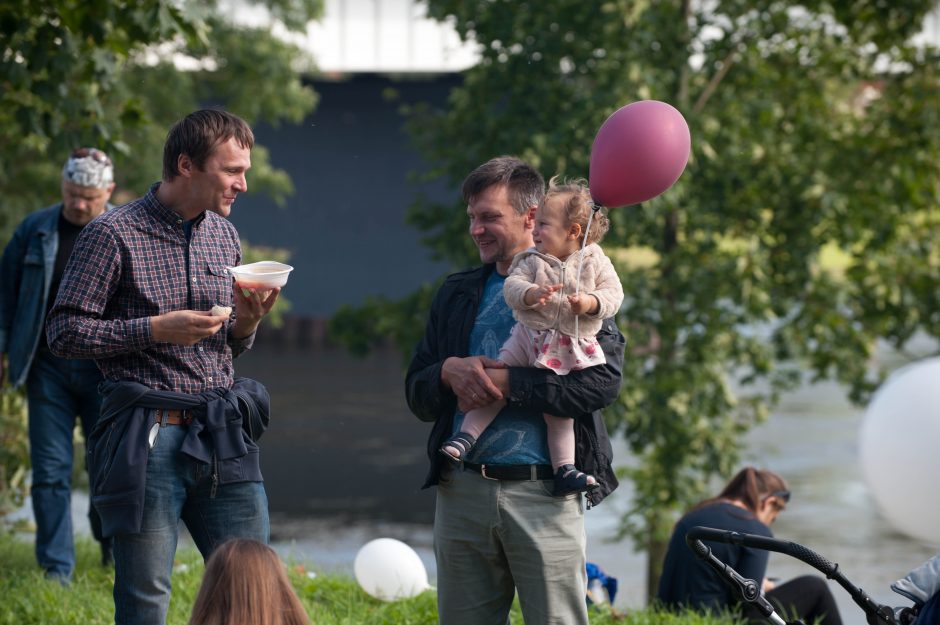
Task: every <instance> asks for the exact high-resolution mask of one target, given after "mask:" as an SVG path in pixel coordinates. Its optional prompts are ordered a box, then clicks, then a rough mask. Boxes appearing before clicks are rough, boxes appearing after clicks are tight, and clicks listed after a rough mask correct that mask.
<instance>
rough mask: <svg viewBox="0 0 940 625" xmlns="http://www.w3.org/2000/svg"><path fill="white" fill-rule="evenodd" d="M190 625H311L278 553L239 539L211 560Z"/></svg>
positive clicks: (218, 552) (224, 546)
mask: <svg viewBox="0 0 940 625" xmlns="http://www.w3.org/2000/svg"><path fill="white" fill-rule="evenodd" d="M189 625H310V617H309V616H307V612H306V611H305V610H304V607H303V605H302V604H301V603H300V599H298V598H297V594H296V593H295V592H294V588H293V587H292V586H291V585H290V580H288V579H287V571H286V570H285V567H284V563H283V562H281V559H280V558H279V557H278V555H277V554H276V553H275V552H274V550H273V549H271V548H270V547H268V546H267V545H265V544H264V543H262V542H259V541H257V540H251V539H248V538H234V539H231V540H228V541H226V542H224V543H222V544H221V545H219V546H218V547H217V548H216V550H215V551H213V552H212V555H211V556H209V561H208V562H207V563H206V572H205V574H204V575H203V577H202V585H201V586H200V587H199V594H198V595H197V596H196V603H195V605H194V606H193V613H192V616H191V617H190V619H189Z"/></svg>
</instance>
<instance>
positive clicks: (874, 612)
mask: <svg viewBox="0 0 940 625" xmlns="http://www.w3.org/2000/svg"><path fill="white" fill-rule="evenodd" d="M703 540H707V541H712V542H722V543H729V544H733V545H743V546H745V547H754V548H756V549H763V550H765V551H776V552H778V553H784V554H786V555H789V556H792V557H794V558H796V559H797V560H801V561H802V562H805V563H806V564H809V565H810V566H812V567H813V568H815V569H817V570H819V571H821V572H822V573H824V574H825V575H826V577H827V578H828V579H832V580H835V581H836V582H837V583H838V584H839V585H840V586H842V588H844V589H845V590H846V592H848V593H849V595H851V596H852V599H853V600H854V601H855V603H856V604H858V606H859V607H860V608H862V610H864V612H865V614H866V615H868V622H869V623H873V624H875V623H877V624H879V625H880V624H885V625H898V624H899V621H898V619H897V618H896V616H895V611H894V609H893V608H892V607H891V606H887V605H882V604H880V603H878V602H876V601H874V600H873V599H872V598H871V597H869V596H868V594H867V593H866V592H865V591H864V590H862V589H861V588H859V587H857V586H855V585H854V584H852V583H851V582H850V581H849V580H848V579H846V577H845V575H843V574H842V572H841V571H839V565H838V564H834V563H832V562H830V561H829V560H827V559H826V558H824V557H823V556H821V555H819V554H818V553H816V552H815V551H813V550H812V549H809V548H808V547H804V546H803V545H800V544H798V543H794V542H791V541H788V540H778V539H776V538H769V537H767V536H758V535H756V534H745V533H744V532H734V531H731V530H720V529H716V528H713V527H702V526H700V525H699V526H696V527H693V528H691V529H690V530H689V531H688V532H686V535H685V542H686V544H687V545H689V547H690V548H691V549H692V551H693V552H694V553H695V554H696V555H697V556H698V557H700V558H709V557H710V558H712V559H714V560H716V561H717V560H718V558H716V557H715V556H714V555H713V554H712V553H711V549H709V548H708V547H706V546H705V545H704V544H703V543H702V541H703ZM702 550H704V552H703V551H702ZM706 552H707V553H706ZM719 563H720V564H721V566H723V567H724V568H726V569H731V567H730V566H728V565H726V564H724V563H721V562H720V561H719ZM709 564H711V565H712V568H715V565H714V564H712V563H711V562H709ZM732 570H733V569H732ZM719 572H720V571H719ZM735 575H737V573H735ZM738 577H740V576H738ZM726 580H728V576H727V575H726ZM728 583H730V584H731V585H732V586H733V587H737V586H738V585H737V584H736V583H733V582H731V581H729V582H728ZM742 596H743V595H742ZM744 599H745V600H746V601H752V600H751V599H748V598H747V597H746V596H744ZM758 607H760V606H758Z"/></svg>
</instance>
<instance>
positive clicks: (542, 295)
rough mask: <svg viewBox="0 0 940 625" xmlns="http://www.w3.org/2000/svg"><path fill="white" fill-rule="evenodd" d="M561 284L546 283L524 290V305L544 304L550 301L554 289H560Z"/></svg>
mask: <svg viewBox="0 0 940 625" xmlns="http://www.w3.org/2000/svg"><path fill="white" fill-rule="evenodd" d="M562 286H563V285H561V284H547V285H544V286H534V287H532V288H531V289H529V290H528V291H526V292H525V297H524V298H523V299H524V300H525V304H526V306H536V305H537V306H544V305H545V304H547V303H549V302H550V301H552V295H553V294H554V293H555V291H558V290H560V289H561V287H562Z"/></svg>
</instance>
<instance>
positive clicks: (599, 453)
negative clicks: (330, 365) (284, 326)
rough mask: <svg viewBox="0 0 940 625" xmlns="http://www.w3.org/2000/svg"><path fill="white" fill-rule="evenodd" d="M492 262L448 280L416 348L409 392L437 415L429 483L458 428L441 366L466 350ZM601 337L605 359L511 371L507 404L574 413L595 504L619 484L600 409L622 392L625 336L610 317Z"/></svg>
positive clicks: (578, 452) (414, 406) (423, 412)
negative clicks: (564, 371) (559, 368)
mask: <svg viewBox="0 0 940 625" xmlns="http://www.w3.org/2000/svg"><path fill="white" fill-rule="evenodd" d="M494 268H495V265H492V264H491V265H484V266H483V267H478V268H476V269H471V270H467V271H463V272H461V273H456V274H453V275H451V276H449V277H448V278H447V280H445V282H444V284H443V285H442V286H441V288H440V290H438V292H437V295H436V296H435V298H434V302H433V303H432V304H431V312H430V315H429V316H428V322H427V328H426V330H425V335H424V338H423V339H422V340H421V342H420V343H418V346H417V347H416V348H415V353H414V356H413V357H412V360H411V365H410V366H409V367H408V375H407V377H406V380H405V392H406V395H407V400H408V406H409V407H410V408H411V411H412V412H413V413H414V414H415V416H417V417H418V418H419V419H421V420H422V421H433V422H434V425H433V427H432V428H431V435H430V437H429V439H428V448H427V453H428V458H429V459H430V462H431V466H430V470H429V472H428V475H427V479H426V480H425V483H424V488H427V487H429V486H433V485H435V484H437V483H438V478H439V475H440V469H441V463H442V461H443V460H444V458H443V456H442V455H441V453H440V452H439V451H438V450H439V449H440V447H441V444H442V443H443V442H444V440H446V439H447V437H449V436H450V435H451V434H452V433H453V427H454V425H453V424H454V412H455V411H456V409H457V396H456V395H454V393H452V392H451V391H450V390H448V389H445V388H443V387H442V386H441V366H442V365H443V363H444V361H445V360H446V359H447V358H450V357H451V356H457V357H460V358H464V357H466V356H469V354H468V349H469V340H470V331H471V330H472V329H473V324H474V322H475V321H476V315H477V308H478V307H479V304H480V298H481V297H482V294H483V287H484V286H485V284H486V281H487V279H488V278H489V276H490V274H491V273H492V272H493V270H494ZM597 340H598V342H599V343H600V345H601V347H602V348H603V350H604V355H605V356H606V358H607V363H606V364H604V365H599V366H596V367H589V368H587V369H583V370H581V371H572V372H571V373H569V374H568V375H557V374H556V373H554V372H553V371H548V370H546V369H538V368H535V367H511V368H510V369H509V387H510V391H509V397H507V398H506V399H507V402H508V403H509V404H510V405H515V406H520V407H523V408H527V409H531V410H532V411H533V412H537V413H539V414H543V413H546V412H547V413H549V414H555V415H564V416H568V417H572V418H573V419H574V422H575V445H576V448H575V462H576V464H577V466H578V468H579V469H581V470H582V471H584V472H586V473H590V474H592V475H594V476H595V477H596V478H597V480H598V482H599V484H600V486H599V487H598V488H596V489H595V490H594V491H592V492H591V493H590V494H589V495H588V501H589V505H596V504H598V503H600V502H601V500H602V499H603V498H604V497H606V496H607V495H608V494H610V493H611V492H612V491H613V490H614V489H615V488H617V478H616V477H615V476H614V472H613V469H612V468H611V461H612V455H613V452H612V450H611V447H610V439H609V438H608V435H607V428H606V427H605V425H604V420H603V418H602V416H601V412H600V409H601V408H603V407H605V406H608V405H610V404H611V403H613V401H614V400H615V399H616V398H617V395H618V394H619V393H620V382H621V371H622V368H623V352H624V345H625V341H624V338H623V335H622V334H621V333H620V331H619V330H618V329H617V325H616V324H615V323H614V321H613V319H605V320H604V324H603V326H602V327H601V330H600V332H598V334H597Z"/></svg>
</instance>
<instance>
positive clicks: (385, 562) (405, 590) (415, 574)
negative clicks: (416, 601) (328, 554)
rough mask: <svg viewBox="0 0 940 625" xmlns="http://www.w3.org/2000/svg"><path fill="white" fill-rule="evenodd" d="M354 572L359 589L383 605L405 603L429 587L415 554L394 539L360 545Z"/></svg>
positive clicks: (423, 570) (421, 565)
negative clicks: (385, 603) (386, 602)
mask: <svg viewBox="0 0 940 625" xmlns="http://www.w3.org/2000/svg"><path fill="white" fill-rule="evenodd" d="M353 571H354V572H355V574H356V581H357V582H359V585H360V586H362V589H363V590H364V591H366V592H367V593H369V594H370V595H372V596H373V597H375V598H376V599H381V600H382V601H396V600H398V599H407V598H408V597H414V596H416V595H420V594H421V593H422V592H424V591H425V590H428V589H429V588H430V587H431V586H430V585H429V584H428V572H427V571H426V570H425V568H424V563H423V562H421V558H419V557H418V554H417V553H415V551H414V549H412V548H411V547H409V546H408V545H406V544H405V543H403V542H401V541H400V540H395V539H394V538H376V539H375V540H371V541H369V542H367V543H366V544H365V545H363V546H362V548H360V549H359V553H357V554H356V560H355V562H354V563H353Z"/></svg>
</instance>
